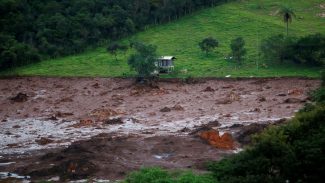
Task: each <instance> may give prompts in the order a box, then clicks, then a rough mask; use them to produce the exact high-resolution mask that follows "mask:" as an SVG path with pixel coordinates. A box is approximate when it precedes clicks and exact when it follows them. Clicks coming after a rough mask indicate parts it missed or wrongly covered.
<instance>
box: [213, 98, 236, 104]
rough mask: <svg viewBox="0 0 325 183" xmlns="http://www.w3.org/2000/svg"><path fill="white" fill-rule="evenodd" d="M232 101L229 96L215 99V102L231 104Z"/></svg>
mask: <svg viewBox="0 0 325 183" xmlns="http://www.w3.org/2000/svg"><path fill="white" fill-rule="evenodd" d="M231 103H232V101H231V100H230V99H229V98H220V99H217V100H216V104H231Z"/></svg>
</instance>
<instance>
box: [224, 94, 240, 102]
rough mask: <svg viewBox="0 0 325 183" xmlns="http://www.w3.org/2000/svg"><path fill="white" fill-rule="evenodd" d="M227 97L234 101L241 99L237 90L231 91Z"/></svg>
mask: <svg viewBox="0 0 325 183" xmlns="http://www.w3.org/2000/svg"><path fill="white" fill-rule="evenodd" d="M227 98H229V100H230V101H232V102H234V101H239V100H240V96H239V95H238V94H237V93H235V92H230V93H229V94H228V95H227Z"/></svg>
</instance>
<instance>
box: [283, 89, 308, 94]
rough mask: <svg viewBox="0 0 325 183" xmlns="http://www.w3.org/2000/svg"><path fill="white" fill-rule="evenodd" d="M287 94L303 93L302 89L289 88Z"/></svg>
mask: <svg viewBox="0 0 325 183" xmlns="http://www.w3.org/2000/svg"><path fill="white" fill-rule="evenodd" d="M287 93H288V95H302V94H303V93H304V91H303V90H302V89H297V88H295V89H291V90H288V92H287Z"/></svg>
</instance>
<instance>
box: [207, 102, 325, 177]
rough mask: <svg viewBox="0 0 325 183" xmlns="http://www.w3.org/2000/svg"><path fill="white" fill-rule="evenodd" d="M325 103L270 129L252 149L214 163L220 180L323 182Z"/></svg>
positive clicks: (212, 169)
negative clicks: (285, 123)
mask: <svg viewBox="0 0 325 183" xmlns="http://www.w3.org/2000/svg"><path fill="white" fill-rule="evenodd" d="M324 119H325V106H324V105H318V106H315V108H314V109H312V110H310V111H307V112H300V113H299V114H297V116H296V117H295V118H294V119H292V120H291V121H290V122H289V123H288V124H287V125H284V126H280V127H273V128H269V129H267V130H266V131H265V132H264V133H263V134H261V135H260V136H259V137H258V138H257V139H256V143H255V144H254V146H253V147H251V148H250V149H248V150H246V151H243V152H241V153H240V154H238V155H234V156H232V157H230V158H226V159H224V160H222V161H221V162H220V163H212V164H211V165H210V170H211V171H212V172H213V173H214V176H215V177H216V179H217V180H219V181H220V182H252V183H253V182H256V183H257V182H274V183H275V182H286V181H287V180H288V181H290V182H322V180H323V179H324V176H323V173H322V172H324V171H325V157H324V151H325V135H324V134H325V124H324Z"/></svg>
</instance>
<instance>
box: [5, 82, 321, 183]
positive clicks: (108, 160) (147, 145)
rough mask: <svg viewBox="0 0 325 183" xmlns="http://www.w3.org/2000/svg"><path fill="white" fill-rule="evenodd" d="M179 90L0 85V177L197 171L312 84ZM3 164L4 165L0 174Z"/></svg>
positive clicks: (290, 111) (289, 106)
mask: <svg viewBox="0 0 325 183" xmlns="http://www.w3.org/2000/svg"><path fill="white" fill-rule="evenodd" d="M187 83H190V84H187ZM187 83H186V82H182V81H179V80H163V81H161V82H159V84H158V86H159V87H155V88H152V87H146V86H143V85H135V84H134V80H132V79H108V78H38V77H31V78H7V79H0V137H1V139H2V141H1V142H0V172H14V173H19V174H21V175H29V176H31V177H32V179H48V178H51V177H55V176H59V177H60V181H63V180H67V179H70V180H71V179H84V178H87V177H96V178H104V179H110V180H116V179H121V178H123V177H125V175H126V174H127V173H129V172H130V171H132V170H137V169H139V168H141V167H147V166H161V167H164V168H168V169H188V168H191V169H194V170H196V171H204V170H205V163H206V162H207V161H211V160H213V161H214V160H219V159H220V158H222V157H224V156H226V155H229V154H233V153H235V152H237V151H238V150H240V148H241V147H242V146H243V145H246V144H249V142H250V138H249V136H250V135H251V134H254V133H256V132H260V131H262V129H264V128H265V127H266V126H268V125H269V124H270V123H275V122H277V121H279V120H281V119H287V118H291V117H292V116H294V113H295V112H296V111H297V110H298V109H300V108H301V107H302V106H303V105H304V103H306V102H308V100H309V98H308V92H310V91H312V90H313V89H315V88H317V87H318V86H319V84H320V81H318V80H311V79H304V78H273V79H272V78H268V79H240V80H234V79H233V80H221V79H198V80H196V81H195V82H194V81H193V82H187ZM283 121H285V120H282V121H281V122H283ZM204 130H206V131H209V130H210V131H211V130H218V132H215V133H216V134H218V135H219V133H220V137H222V136H224V137H225V136H226V137H227V138H226V139H227V141H231V145H232V146H231V148H228V150H227V148H226V149H222V148H216V147H214V146H213V145H211V142H207V141H205V140H203V139H201V138H200V135H198V133H200V132H202V131H204ZM224 134H226V135H224ZM231 136H233V137H231ZM209 138H210V137H209ZM218 138H219V137H218ZM232 138H233V139H232ZM232 140H235V142H233V141H232ZM209 143H210V144H209ZM233 146H235V148H234V147H233ZM227 147H228V146H227ZM6 162H13V163H12V164H9V165H4V166H1V163H6Z"/></svg>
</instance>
